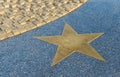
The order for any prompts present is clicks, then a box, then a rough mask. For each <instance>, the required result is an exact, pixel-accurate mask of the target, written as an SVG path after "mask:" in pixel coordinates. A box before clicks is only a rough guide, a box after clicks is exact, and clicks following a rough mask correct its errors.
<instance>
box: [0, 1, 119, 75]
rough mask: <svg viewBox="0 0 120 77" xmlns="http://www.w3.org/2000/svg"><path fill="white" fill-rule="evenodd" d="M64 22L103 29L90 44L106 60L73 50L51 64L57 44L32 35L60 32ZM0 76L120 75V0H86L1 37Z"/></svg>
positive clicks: (84, 30) (85, 29) (86, 29)
mask: <svg viewBox="0 0 120 77" xmlns="http://www.w3.org/2000/svg"><path fill="white" fill-rule="evenodd" d="M65 22H67V23H68V24H70V25H71V27H73V28H74V29H75V30H76V31H77V32H78V33H97V32H104V33H105V34H104V35H103V36H102V37H100V38H99V39H97V40H95V41H94V42H92V43H91V45H92V46H93V47H94V48H95V49H96V50H97V51H98V52H99V53H100V54H101V55H102V56H103V57H104V58H105V59H106V60H107V62H101V61H99V60H96V59H94V58H91V57H88V56H86V55H82V54H80V53H74V54H72V55H71V56H69V57H68V58H66V59H65V60H63V61H62V62H60V63H58V64H57V65H56V66H54V67H51V66H50V64H51V62H52V59H53V57H54V54H55V52H56V49H57V46H55V45H52V44H48V43H46V42H43V41H40V40H37V39H35V38H33V37H34V36H54V35H61V33H62V30H63V28H64V24H65ZM0 77H120V0H89V1H88V2H87V3H86V4H85V5H83V6H82V7H81V8H79V9H77V10H76V11H74V12H72V13H70V14H68V15H66V16H64V17H62V18H60V19H58V20H56V21H54V22H51V23H49V24H46V25H44V26H43V27H41V28H38V29H35V30H32V31H29V32H27V33H24V34H22V35H19V36H16V37H12V38H10V39H7V40H4V41H1V42H0Z"/></svg>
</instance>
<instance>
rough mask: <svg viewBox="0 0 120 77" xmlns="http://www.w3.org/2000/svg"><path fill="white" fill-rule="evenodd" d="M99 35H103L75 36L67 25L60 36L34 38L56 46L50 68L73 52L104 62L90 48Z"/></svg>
mask: <svg viewBox="0 0 120 77" xmlns="http://www.w3.org/2000/svg"><path fill="white" fill-rule="evenodd" d="M101 35H103V33H94V34H77V33H76V32H75V31H74V30H73V29H72V28H71V27H70V26H69V25H68V24H65V27H64V30H63V33H62V36H45V37H36V38H37V39H39V40H43V41H46V42H49V43H51V44H55V45H58V49H57V51H56V54H55V57H54V59H53V62H52V64H51V66H54V65H55V64H57V63H58V62H60V61H62V60H63V59H65V58H66V57H68V56H69V55H71V54H72V53H74V52H80V53H82V54H85V55H87V56H90V57H93V58H96V59H98V60H102V61H105V59H104V58H103V57H102V56H101V55H100V54H99V53H98V52H97V51H96V50H95V49H94V48H92V47H91V46H90V43H91V42H92V41H93V40H95V39H96V38H98V37H100V36H101Z"/></svg>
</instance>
